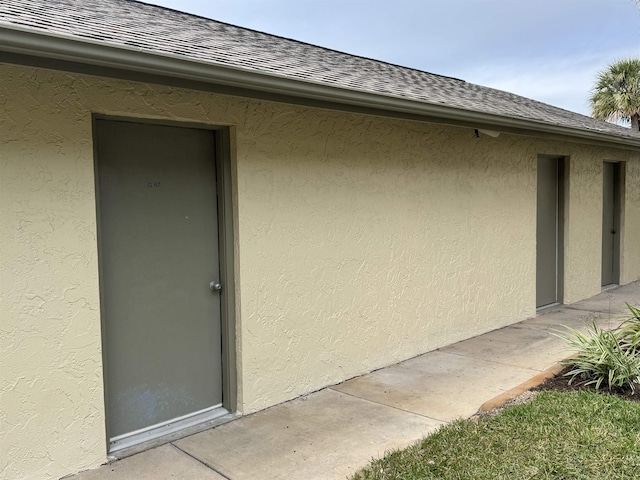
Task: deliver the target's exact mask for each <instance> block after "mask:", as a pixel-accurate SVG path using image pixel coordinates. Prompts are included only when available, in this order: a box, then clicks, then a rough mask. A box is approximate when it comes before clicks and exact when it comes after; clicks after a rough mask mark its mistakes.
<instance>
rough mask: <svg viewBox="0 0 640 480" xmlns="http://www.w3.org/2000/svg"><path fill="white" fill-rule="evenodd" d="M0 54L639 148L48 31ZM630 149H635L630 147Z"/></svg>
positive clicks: (20, 34)
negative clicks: (25, 56)
mask: <svg viewBox="0 0 640 480" xmlns="http://www.w3.org/2000/svg"><path fill="white" fill-rule="evenodd" d="M0 33H1V35H0V51H5V52H9V53H15V54H23V55H28V56H33V57H42V58H48V59H56V60H63V61H69V62H75V63H80V64H85V65H92V66H101V67H109V68H115V69H120V70H126V71H133V72H139V73H147V74H153V75H162V76H167V77H173V78H180V79H184V80H192V81H197V82H203V83H210V84H217V85H226V86H232V87H237V88H245V89H249V90H257V91H260V92H268V93H273V94H280V95H288V96H293V97H300V98H306V99H312V100H319V101H326V102H331V103H338V104H344V105H353V106H358V107H365V108H372V109H377V110H386V111H390V112H396V113H405V114H411V115H418V116H426V117H431V118H441V119H443V120H454V121H456V122H464V123H467V124H469V125H471V124H477V125H483V126H487V125H490V126H493V127H494V128H495V129H496V130H499V129H500V128H499V127H503V128H506V129H518V130H528V131H534V132H543V133H547V134H553V135H560V136H566V137H572V138H576V139H584V140H587V141H588V140H590V141H595V142H598V143H602V142H604V143H610V144H615V145H618V146H621V147H626V148H633V147H636V148H640V136H639V137H638V139H634V138H628V137H620V136H617V135H612V134H609V133H606V132H598V131H593V130H587V129H577V128H570V127H564V126H560V125H553V124H549V123H545V122H539V121H535V120H528V119H521V118H513V117H505V116H501V115H495V114H489V113H483V112H476V111H471V110H464V109H460V108H455V107H450V106H445V105H437V104H432V103H426V102H419V101H415V100H408V99H406V98H402V97H397V96H391V95H379V94H375V93H369V92H363V91H361V90H357V89H350V88H344V87H334V86H328V85H325V84H320V83H314V82H309V81H306V80H298V79H291V78H286V77H282V76H277V75H269V74H265V73H263V72H258V71H253V70H249V69H241V68H237V67H231V66H226V65H220V64H212V63H207V62H202V61H197V60H192V59H188V60H187V59H185V58H184V57H181V56H179V55H171V54H158V53H157V52H155V51H152V50H145V49H141V48H134V47H130V46H127V45H108V44H105V43H103V42H97V41H95V40H91V39H81V40H79V39H78V38H77V37H69V36H65V35H56V34H52V33H50V32H46V33H41V32H36V31H34V30H33V29H29V28H22V27H18V26H14V25H7V24H0ZM633 149H634V150H635V148H633Z"/></svg>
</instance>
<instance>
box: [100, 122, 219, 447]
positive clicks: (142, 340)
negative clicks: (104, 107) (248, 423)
mask: <svg viewBox="0 0 640 480" xmlns="http://www.w3.org/2000/svg"><path fill="white" fill-rule="evenodd" d="M94 125H95V141H96V175H97V190H98V218H99V222H98V223H99V263H100V289H101V310H102V327H103V356H104V377H105V401H106V417H107V435H108V441H109V452H110V453H113V452H117V451H119V450H122V449H124V448H127V447H131V446H133V445H137V444H139V443H142V442H146V441H149V440H152V439H155V438H158V437H161V436H163V435H167V434H170V433H173V432H175V431H178V430H181V429H184V428H187V427H189V426H193V425H195V424H198V423H202V422H205V421H209V420H212V419H214V418H217V417H220V416H223V415H225V414H227V413H228V410H227V409H226V408H224V406H223V401H224V398H223V393H225V392H223V341H222V338H223V332H222V330H223V329H222V327H223V322H222V320H223V319H222V312H223V310H224V309H223V308H222V305H221V296H222V292H223V291H222V286H223V284H222V272H221V268H220V267H221V258H220V251H221V250H220V245H219V244H220V242H219V239H220V238H221V236H220V235H219V234H220V225H219V222H218V216H219V205H218V198H219V196H218V190H219V188H218V187H219V185H218V184H219V182H218V178H217V171H218V170H217V169H216V161H217V158H216V157H217V152H219V148H218V145H216V135H215V132H214V131H212V130H207V129H200V128H187V127H182V126H169V125H159V124H151V123H137V122H134V121H124V120H110V119H98V118H96V119H95V122H94Z"/></svg>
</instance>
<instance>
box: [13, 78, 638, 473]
mask: <svg viewBox="0 0 640 480" xmlns="http://www.w3.org/2000/svg"><path fill="white" fill-rule="evenodd" d="M0 78H1V79H2V81H1V82H0V111H2V115H0V132H2V133H1V135H2V137H1V140H2V141H0V168H1V170H0V182H1V184H0V208H1V209H2V211H1V216H0V218H1V225H0V245H1V246H2V249H1V256H0V268H1V272H2V278H1V282H2V289H1V290H0V300H1V304H0V309H1V310H0V319H1V321H0V335H1V339H0V341H1V342H2V345H0V347H1V348H0V369H1V371H2V376H1V379H0V381H1V382H2V384H1V386H0V442H1V443H0V449H1V450H0V452H1V453H0V472H2V473H1V474H0V478H2V479H17V478H57V477H59V476H62V475H65V474H67V473H70V472H74V471H78V470H82V469H84V468H90V467H94V466H96V465H98V464H99V463H101V462H103V461H104V460H105V458H106V454H105V438H104V405H103V390H102V389H103V386H102V357H101V339H100V313H99V295H98V272H97V253H96V252H97V249H96V218H95V204H94V199H95V197H94V177H93V150H92V132H91V113H92V112H96V113H101V114H110V115H123V116H132V117H146V118H157V119H168V120H177V121H185V122H201V123H206V124H218V125H231V126H233V127H234V128H233V132H234V138H233V141H234V146H233V148H234V155H233V157H234V158H233V159H232V160H233V161H232V163H233V168H234V171H233V176H234V186H235V191H234V202H235V205H234V207H235V211H236V214H237V217H236V222H237V231H236V232H235V237H236V248H237V252H236V266H235V268H236V282H237V285H236V290H237V293H238V297H237V298H238V304H237V315H238V318H237V332H236V333H237V351H238V358H237V366H238V386H239V405H238V408H239V411H240V412H242V413H248V412H253V411H256V410H259V409H261V408H264V407H267V406H270V405H273V404H275V403H278V402H281V401H284V400H287V399H290V398H293V397H296V396H298V395H300V394H304V393H308V392H310V391H313V390H316V389H318V388H321V387H323V386H326V385H329V384H333V383H336V382H339V381H341V380H344V379H346V378H349V377H352V376H355V375H358V374H361V373H364V372H367V371H370V370H372V369H374V368H377V367H381V366H384V365H388V364H390V363H393V362H396V361H399V360H402V359H405V358H409V357H412V356H414V355H417V354H419V353H422V352H425V351H428V350H431V349H435V348H438V347H440V346H442V345H445V344H448V343H452V342H455V341H457V340H460V339H463V338H467V337H470V336H472V335H475V334H478V333H482V332H485V331H488V330H492V329H495V328H498V327H500V326H503V325H506V324H510V323H513V322H517V321H519V320H522V319H524V318H526V317H528V316H531V315H534V314H535V214H536V212H535V205H536V202H535V198H536V158H537V155H538V154H553V155H564V156H568V157H570V172H569V184H570V185H569V194H568V219H567V222H566V234H565V251H566V259H565V299H566V300H567V301H574V300H578V299H580V298H584V297H587V296H590V295H593V294H595V293H598V292H599V291H600V249H601V245H600V242H601V240H600V227H601V213H602V206H601V190H602V173H601V162H602V160H604V159H607V160H621V161H626V162H628V164H627V169H626V172H627V189H626V200H625V201H626V202H627V203H626V215H627V217H626V219H625V237H624V241H623V244H624V252H623V256H624V259H625V262H627V263H626V265H625V268H624V270H623V280H624V282H628V281H632V280H635V279H637V278H639V277H640V253H639V252H638V250H640V247H639V246H640V191H639V189H638V186H639V185H640V157H639V155H638V153H632V152H626V151H621V150H615V149H606V148H597V147H587V146H580V145H575V144H572V143H562V142H554V141H542V140H537V139H533V138H527V137H519V136H513V135H506V134H503V135H501V136H500V137H498V138H490V137H482V138H480V139H476V138H474V135H473V131H472V130H471V129H467V128H454V127H446V126H439V125H434V124H426V123H418V122H412V121H404V120H393V119H387V118H381V117H373V116H363V115H357V114H349V113H340V112H330V111H325V110H319V109H312V108H306V107H300V106H290V105H281V104H275V103H270V102H264V101H256V100H248V99H241V98H235V97H228V96H220V95H215V94H210V93H204V92H194V91H187V90H181V89H172V88H168V87H161V86H152V85H145V84H136V83H133V82H125V81H118V80H112V79H99V78H95V77H90V76H83V75H77V74H65V73H59V72H52V71H47V70H38V69H33V68H27V67H16V66H7V65H0ZM630 186H632V187H633V188H630Z"/></svg>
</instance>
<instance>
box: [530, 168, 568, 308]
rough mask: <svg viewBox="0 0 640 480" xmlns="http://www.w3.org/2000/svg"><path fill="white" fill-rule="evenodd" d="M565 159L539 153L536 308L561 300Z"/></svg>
mask: <svg viewBox="0 0 640 480" xmlns="http://www.w3.org/2000/svg"><path fill="white" fill-rule="evenodd" d="M564 162H565V161H564V158H558V157H547V156H540V157H538V180H537V214H536V308H541V307H546V306H551V305H555V304H558V303H561V302H562V281H561V279H562V262H563V249H562V245H563V243H564V242H563V225H564V208H563V205H564V188H563V185H564Z"/></svg>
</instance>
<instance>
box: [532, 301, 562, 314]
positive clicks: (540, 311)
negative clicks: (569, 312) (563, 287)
mask: <svg viewBox="0 0 640 480" xmlns="http://www.w3.org/2000/svg"><path fill="white" fill-rule="evenodd" d="M560 307H562V303H558V302H555V303H550V304H549V305H543V306H542V307H537V308H536V315H542V314H544V313H549V312H552V311H554V310H558V309H559V308H560Z"/></svg>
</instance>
